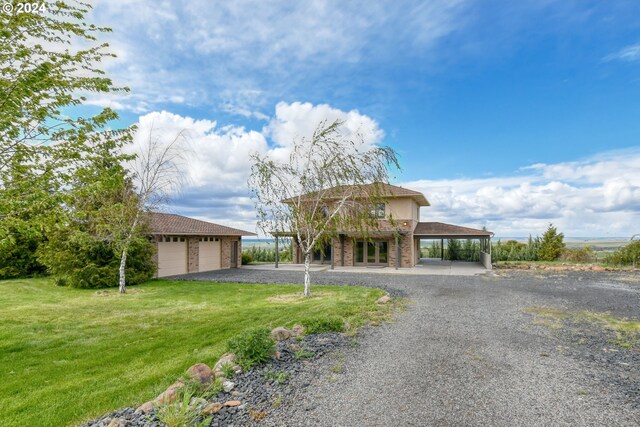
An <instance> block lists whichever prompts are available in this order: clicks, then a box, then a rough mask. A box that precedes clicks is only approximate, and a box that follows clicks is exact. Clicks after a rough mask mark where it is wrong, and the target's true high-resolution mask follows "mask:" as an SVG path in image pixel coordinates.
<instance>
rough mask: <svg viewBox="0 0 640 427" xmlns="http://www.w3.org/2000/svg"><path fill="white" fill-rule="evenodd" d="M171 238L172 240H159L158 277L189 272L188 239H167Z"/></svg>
mask: <svg viewBox="0 0 640 427" xmlns="http://www.w3.org/2000/svg"><path fill="white" fill-rule="evenodd" d="M169 239H171V240H172V241H170V242H158V277H166V276H173V275H175V274H185V273H186V272H187V242H186V239H185V238H184V237H173V238H167V240H169ZM173 240H176V241H173ZM180 240H182V241H180Z"/></svg>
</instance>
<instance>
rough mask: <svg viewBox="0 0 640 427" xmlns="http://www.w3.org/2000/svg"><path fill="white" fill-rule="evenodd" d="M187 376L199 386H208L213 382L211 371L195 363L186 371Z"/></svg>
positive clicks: (202, 364) (205, 366) (201, 364)
mask: <svg viewBox="0 0 640 427" xmlns="http://www.w3.org/2000/svg"><path fill="white" fill-rule="evenodd" d="M187 375H188V376H189V377H190V378H192V379H193V380H197V381H199V382H200V383H201V384H210V383H211V382H212V381H213V371H212V370H211V368H210V367H208V366H207V365H205V364H204V363H197V364H195V365H193V366H192V367H190V368H189V369H187Z"/></svg>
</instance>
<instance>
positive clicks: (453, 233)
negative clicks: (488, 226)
mask: <svg viewBox="0 0 640 427" xmlns="http://www.w3.org/2000/svg"><path fill="white" fill-rule="evenodd" d="M413 235H414V236H430V237H431V236H432V237H438V238H440V237H442V238H448V237H451V238H474V237H489V236H492V235H493V233H492V232H491V231H484V230H478V229H477V228H469V227H461V226H459V225H453V224H445V223H443V222H419V223H418V225H416V228H415V229H414V230H413Z"/></svg>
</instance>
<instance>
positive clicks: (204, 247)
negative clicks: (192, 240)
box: [198, 237, 220, 271]
mask: <svg viewBox="0 0 640 427" xmlns="http://www.w3.org/2000/svg"><path fill="white" fill-rule="evenodd" d="M199 246H200V247H199V256H198V258H199V259H198V266H199V267H198V271H210V270H219V269H220V240H218V239H214V238H213V237H204V238H202V239H200V243H199Z"/></svg>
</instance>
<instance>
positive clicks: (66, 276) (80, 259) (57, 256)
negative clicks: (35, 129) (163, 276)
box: [38, 134, 155, 288]
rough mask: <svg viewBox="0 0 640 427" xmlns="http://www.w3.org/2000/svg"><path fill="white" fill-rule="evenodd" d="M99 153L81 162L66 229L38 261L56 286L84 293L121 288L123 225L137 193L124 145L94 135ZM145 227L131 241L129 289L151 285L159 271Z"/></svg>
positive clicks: (55, 232) (53, 234) (53, 235)
mask: <svg viewBox="0 0 640 427" xmlns="http://www.w3.org/2000/svg"><path fill="white" fill-rule="evenodd" d="M94 136H95V138H93V141H94V150H93V152H92V153H91V154H90V155H87V156H86V158H85V159H83V161H82V166H81V167H78V168H77V169H76V170H75V171H74V174H73V175H72V176H71V179H70V189H69V191H67V192H65V194H64V200H65V205H66V207H67V209H65V217H64V224H59V226H57V227H53V228H52V229H51V230H50V231H49V232H48V234H47V241H46V242H45V243H44V244H42V245H41V247H40V248H39V249H38V255H39V259H40V260H41V262H42V263H43V264H45V265H46V266H47V268H48V271H49V272H50V273H51V274H53V275H54V277H55V281H56V283H58V284H60V285H68V286H72V287H79V288H99V287H108V286H115V285H116V284H118V277H119V265H120V260H121V242H122V241H123V240H124V239H125V238H126V237H127V236H124V235H123V234H124V233H125V232H124V231H123V227H122V222H124V221H126V220H127V219H130V217H131V216H132V215H135V213H132V209H131V206H136V198H137V196H136V193H135V191H134V188H133V185H132V183H131V180H130V179H129V178H128V176H127V173H126V171H125V169H124V167H123V166H122V163H123V162H124V161H125V160H127V159H129V157H130V156H126V155H123V154H119V153H120V152H121V148H122V146H121V144H122V143H123V141H122V140H119V139H113V138H104V139H103V138H99V135H98V134H97V135H94ZM146 231H147V230H146V228H145V227H144V224H143V223H140V224H139V225H138V227H137V229H136V230H135V232H134V233H133V236H132V237H130V240H131V242H130V244H129V249H128V253H129V254H130V255H131V258H130V262H129V264H128V267H129V268H128V275H129V284H136V283H140V282H141V281H144V280H148V279H149V278H150V277H151V276H152V275H153V272H154V271H155V265H154V264H153V262H152V257H151V256H152V254H153V245H152V244H151V242H150V241H149V239H148V237H146V236H147V235H148V234H147V232H146Z"/></svg>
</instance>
